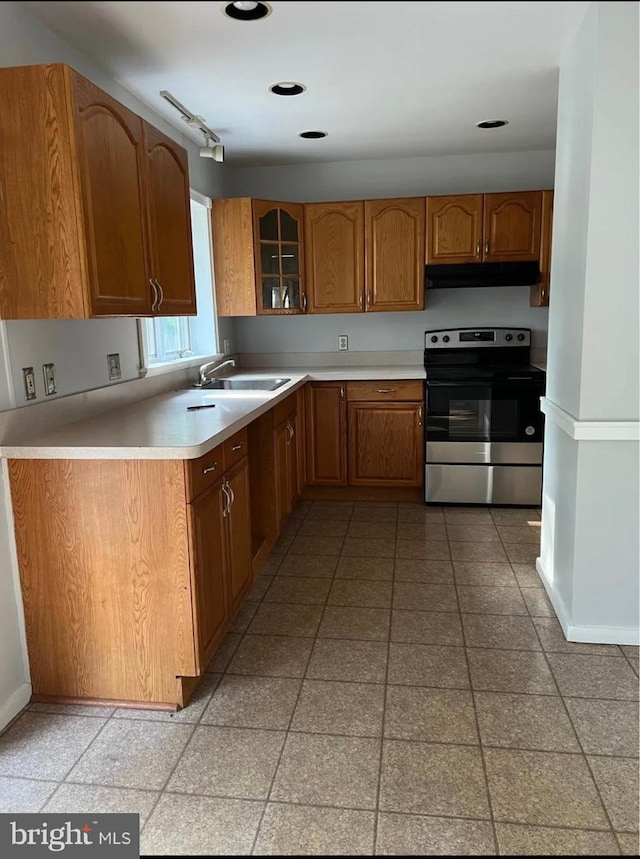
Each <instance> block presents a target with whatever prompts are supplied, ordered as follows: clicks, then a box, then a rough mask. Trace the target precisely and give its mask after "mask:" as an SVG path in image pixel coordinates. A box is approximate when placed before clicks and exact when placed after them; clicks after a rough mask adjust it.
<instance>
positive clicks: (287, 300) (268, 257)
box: [211, 197, 307, 316]
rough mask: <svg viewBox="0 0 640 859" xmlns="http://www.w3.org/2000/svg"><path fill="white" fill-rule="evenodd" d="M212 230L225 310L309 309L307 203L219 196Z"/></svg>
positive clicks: (225, 312) (219, 299) (221, 308)
mask: <svg viewBox="0 0 640 859" xmlns="http://www.w3.org/2000/svg"><path fill="white" fill-rule="evenodd" d="M211 230H212V238H213V264H214V270H215V279H216V299H217V305H218V315H219V316H256V315H262V314H265V315H273V314H278V315H280V314H293V313H304V312H305V308H306V304H307V299H306V293H305V285H304V239H303V230H304V224H303V208H302V204H299V203H276V202H272V201H267V200H251V199H250V198H248V197H237V198H234V199H229V200H214V201H213V206H212V211H211Z"/></svg>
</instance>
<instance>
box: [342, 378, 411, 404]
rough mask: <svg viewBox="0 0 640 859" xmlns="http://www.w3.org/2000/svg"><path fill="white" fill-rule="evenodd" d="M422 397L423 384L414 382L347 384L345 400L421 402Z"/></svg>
mask: <svg viewBox="0 0 640 859" xmlns="http://www.w3.org/2000/svg"><path fill="white" fill-rule="evenodd" d="M423 397H424V387H423V383H422V382H421V381H420V380H419V379H416V380H414V381H410V382H408V381H405V382H397V381H384V382H347V400H349V401H354V400H355V401H357V400H362V401H368V402H376V401H377V400H380V401H381V402H384V401H387V400H409V401H410V402H413V401H416V402H421V401H422V399H423Z"/></svg>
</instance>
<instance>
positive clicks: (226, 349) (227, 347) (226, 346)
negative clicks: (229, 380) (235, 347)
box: [222, 340, 231, 355]
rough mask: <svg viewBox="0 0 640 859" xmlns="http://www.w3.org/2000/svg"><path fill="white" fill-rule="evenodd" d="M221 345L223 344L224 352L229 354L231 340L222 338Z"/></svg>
mask: <svg viewBox="0 0 640 859" xmlns="http://www.w3.org/2000/svg"><path fill="white" fill-rule="evenodd" d="M222 345H223V349H224V354H225V355H230V354H231V340H224V341H223V344H222Z"/></svg>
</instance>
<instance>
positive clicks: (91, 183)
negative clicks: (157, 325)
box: [71, 72, 152, 316]
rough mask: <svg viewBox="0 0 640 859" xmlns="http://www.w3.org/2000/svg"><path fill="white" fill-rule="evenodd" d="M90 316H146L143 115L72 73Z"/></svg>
mask: <svg viewBox="0 0 640 859" xmlns="http://www.w3.org/2000/svg"><path fill="white" fill-rule="evenodd" d="M71 85H72V95H73V121H74V124H75V130H76V140H77V156H78V167H79V174H80V193H81V199H82V211H83V215H84V225H85V243H86V251H87V264H88V274H89V288H90V297H91V308H90V309H91V315H93V316H103V315H111V314H128V315H132V316H134V315H144V314H148V313H150V312H151V304H152V289H151V287H150V284H149V278H150V276H151V271H150V266H149V249H148V245H147V235H146V232H147V231H146V228H145V227H146V222H147V213H146V211H145V181H144V179H145V175H144V174H145V152H144V142H143V133H142V120H141V119H140V117H139V116H136V115H135V114H134V113H132V112H131V111H130V110H127V108H125V107H123V106H122V105H121V104H119V103H118V102H117V101H116V100H115V99H113V98H111V97H110V96H108V95H106V93H104V92H102V90H100V89H98V87H96V86H94V85H93V84H92V83H90V82H89V81H88V80H86V79H85V78H82V77H80V76H79V75H77V74H75V73H74V72H72V73H71Z"/></svg>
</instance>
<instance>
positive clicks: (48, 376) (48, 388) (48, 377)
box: [42, 364, 56, 397]
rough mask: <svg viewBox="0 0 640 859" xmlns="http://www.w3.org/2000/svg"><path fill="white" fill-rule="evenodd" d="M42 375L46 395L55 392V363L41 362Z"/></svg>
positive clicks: (48, 395)
mask: <svg viewBox="0 0 640 859" xmlns="http://www.w3.org/2000/svg"><path fill="white" fill-rule="evenodd" d="M42 375H43V376H44V392H45V394H46V396H47V397H50V396H51V394H55V393H56V367H55V364H43V365H42Z"/></svg>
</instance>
